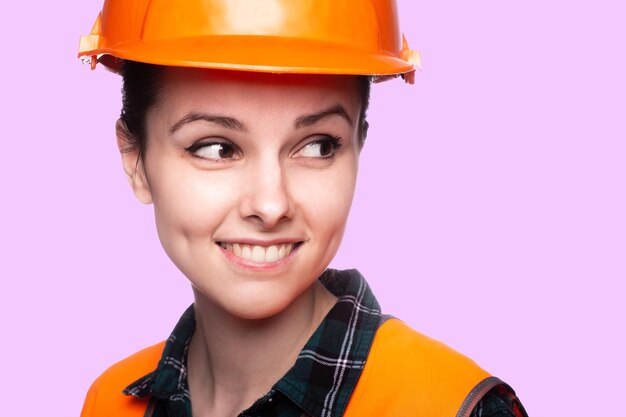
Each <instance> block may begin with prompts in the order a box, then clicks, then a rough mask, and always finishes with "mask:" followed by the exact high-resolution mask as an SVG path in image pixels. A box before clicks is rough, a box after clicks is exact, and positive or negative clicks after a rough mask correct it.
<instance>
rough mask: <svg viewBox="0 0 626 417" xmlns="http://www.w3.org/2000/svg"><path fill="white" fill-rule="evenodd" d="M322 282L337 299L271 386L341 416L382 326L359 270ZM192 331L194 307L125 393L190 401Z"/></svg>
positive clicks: (314, 410)
mask: <svg viewBox="0 0 626 417" xmlns="http://www.w3.org/2000/svg"><path fill="white" fill-rule="evenodd" d="M319 280H320V282H321V283H322V284H323V285H324V286H325V287H326V288H327V289H328V290H329V291H330V292H331V293H332V294H334V295H335V296H336V297H337V302H336V304H335V305H334V306H333V307H332V309H331V310H330V311H329V312H328V314H327V315H326V317H325V318H324V320H323V321H322V322H321V323H320V325H319V326H318V328H317V329H316V331H315V332H314V333H313V335H312V336H311V338H310V339H309V340H308V341H307V343H306V345H305V346H304V348H303V349H302V351H301V352H300V354H299V355H298V358H297V360H296V362H295V364H294V365H293V367H292V368H291V369H290V370H289V371H288V372H287V373H286V374H285V375H284V376H283V377H282V378H281V379H280V380H279V381H278V382H277V383H276V384H275V385H274V386H273V387H272V390H275V391H279V392H281V393H283V394H284V395H285V396H287V397H288V398H289V399H291V401H293V403H294V404H296V405H297V406H298V407H300V408H301V409H302V410H303V411H305V412H306V413H307V414H309V415H312V416H316V417H338V416H341V415H342V414H343V412H344V410H345V408H346V406H347V404H348V400H349V399H350V395H351V394H352V391H353V390H354V387H355V386H356V383H357V381H358V379H359V377H360V375H361V372H362V371H363V367H364V366H365V361H366V360H367V355H368V353H369V350H370V347H371V345H372V342H373V340H374V335H375V333H376V330H377V329H378V326H379V324H380V318H381V313H380V306H379V304H378V301H377V300H376V298H375V297H374V294H373V293H372V291H371V289H370V288H369V286H368V285H367V282H366V281H365V279H364V278H363V276H362V275H361V274H360V273H359V272H358V271H357V270H354V269H352V270H346V271H337V270H333V269H328V270H326V271H325V272H324V273H323V274H322V275H321V276H320V278H319ZM194 330H195V317H194V310H193V305H192V306H191V307H189V308H188V309H187V311H185V313H184V314H183V316H182V317H181V319H180V321H179V322H178V324H177V325H176V327H175V329H174V331H173V332H172V334H171V335H170V337H169V338H168V340H167V342H166V343H165V347H164V349H163V354H162V357H161V360H160V361H159V364H158V366H157V368H156V370H155V371H153V372H151V373H149V374H148V375H146V376H144V377H143V378H141V379H139V380H137V381H135V382H134V383H132V384H131V385H129V386H128V387H126V389H125V390H124V393H125V394H127V395H133V396H136V397H146V396H149V395H152V396H154V397H157V398H160V399H163V400H169V401H188V399H189V390H188V386H187V370H186V359H187V350H188V348H189V342H190V340H191V336H192V335H193V332H194Z"/></svg>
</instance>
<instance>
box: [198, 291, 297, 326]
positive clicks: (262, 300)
mask: <svg viewBox="0 0 626 417" xmlns="http://www.w3.org/2000/svg"><path fill="white" fill-rule="evenodd" d="M306 290H307V288H304V289H303V290H300V291H298V290H296V289H293V288H292V289H287V288H285V287H284V286H275V285H268V283H265V285H263V284H261V285H258V283H257V285H250V284H248V285H244V286H243V288H242V287H239V288H236V289H234V291H230V294H228V296H227V297H211V296H208V295H207V294H206V293H204V292H202V290H201V292H202V293H203V295H204V296H205V297H206V298H207V299H208V300H212V303H213V304H214V305H216V306H218V308H220V309H221V310H223V311H225V312H226V313H227V314H229V315H230V316H233V317H236V318H238V319H242V320H264V319H269V318H271V317H274V316H277V315H279V314H280V313H282V312H284V311H286V310H288V309H289V308H290V306H292V305H293V303H294V302H295V301H296V300H298V299H300V297H301V296H302V294H303V293H305V292H306Z"/></svg>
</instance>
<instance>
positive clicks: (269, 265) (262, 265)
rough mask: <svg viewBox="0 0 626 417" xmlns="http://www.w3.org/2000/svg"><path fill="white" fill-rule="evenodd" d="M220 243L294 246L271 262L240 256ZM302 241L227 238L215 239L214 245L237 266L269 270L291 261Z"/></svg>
mask: <svg viewBox="0 0 626 417" xmlns="http://www.w3.org/2000/svg"><path fill="white" fill-rule="evenodd" d="M220 243H230V244H234V243H239V244H243V245H257V246H264V247H268V246H272V245H281V244H293V245H294V247H293V249H292V250H291V253H290V254H289V255H288V256H286V257H284V258H283V259H279V260H277V261H273V262H255V261H253V260H250V259H245V258H242V257H240V256H237V255H235V254H234V252H232V251H230V250H228V249H225V248H223V247H222V246H221V245H220ZM303 243H304V242H303V241H302V240H298V239H272V240H257V239H229V240H218V241H215V245H216V246H217V247H218V248H219V250H220V251H221V252H222V254H223V255H224V256H225V257H226V259H228V260H229V261H230V262H232V263H234V264H236V265H237V266H239V267H242V268H245V269H252V270H270V269H278V268H281V267H284V266H285V265H287V264H289V263H291V262H292V261H293V258H294V257H295V255H296V254H297V253H298V251H299V249H300V247H301V246H302V244H303Z"/></svg>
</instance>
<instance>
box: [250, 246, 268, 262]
mask: <svg viewBox="0 0 626 417" xmlns="http://www.w3.org/2000/svg"><path fill="white" fill-rule="evenodd" d="M252 260H253V261H254V262H265V249H263V248H262V247H260V246H256V245H255V246H253V247H252Z"/></svg>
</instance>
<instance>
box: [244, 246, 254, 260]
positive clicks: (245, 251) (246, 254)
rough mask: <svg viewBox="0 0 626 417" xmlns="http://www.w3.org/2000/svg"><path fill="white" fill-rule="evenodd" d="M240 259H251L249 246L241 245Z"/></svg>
mask: <svg viewBox="0 0 626 417" xmlns="http://www.w3.org/2000/svg"><path fill="white" fill-rule="evenodd" d="M241 257H242V258H244V259H252V251H251V250H250V246H248V245H242V248H241Z"/></svg>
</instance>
